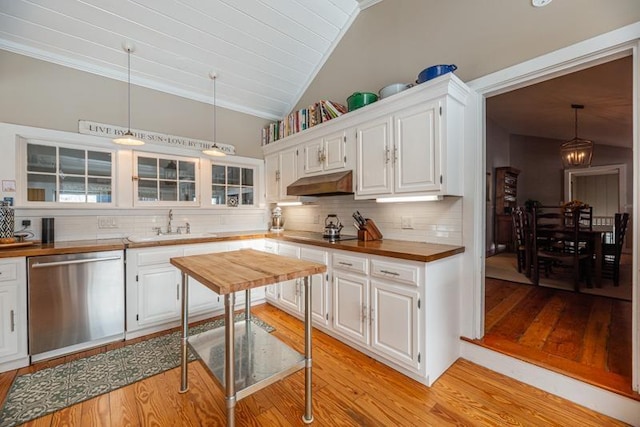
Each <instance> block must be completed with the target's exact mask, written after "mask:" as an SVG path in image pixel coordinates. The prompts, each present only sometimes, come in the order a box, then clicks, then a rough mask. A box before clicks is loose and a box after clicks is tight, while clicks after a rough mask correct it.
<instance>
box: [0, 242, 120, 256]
mask: <svg viewBox="0 0 640 427" xmlns="http://www.w3.org/2000/svg"><path fill="white" fill-rule="evenodd" d="M125 248H126V244H125V241H123V240H122V239H99V240H76V241H69V242H54V243H47V244H41V243H40V242H24V245H22V246H20V244H13V245H0V258H11V257H23V256H40V255H63V254H77V253H82V252H99V251H114V250H122V249H125Z"/></svg>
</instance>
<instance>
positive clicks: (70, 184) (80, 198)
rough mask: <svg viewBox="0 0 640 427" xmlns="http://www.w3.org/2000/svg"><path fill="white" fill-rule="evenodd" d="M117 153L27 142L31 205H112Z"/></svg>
mask: <svg viewBox="0 0 640 427" xmlns="http://www.w3.org/2000/svg"><path fill="white" fill-rule="evenodd" d="M113 176H114V163H113V151H107V150H105V151H98V150H85V149H82V148H69V147H64V146H57V145H46V144H35V143H31V142H29V143H27V202H59V203H76V204H81V203H84V204H97V203H111V202H112V200H113V187H114V185H113V183H114V180H113Z"/></svg>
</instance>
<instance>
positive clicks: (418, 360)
mask: <svg viewBox="0 0 640 427" xmlns="http://www.w3.org/2000/svg"><path fill="white" fill-rule="evenodd" d="M420 356H421V354H420V353H418V363H420V358H421V357H420Z"/></svg>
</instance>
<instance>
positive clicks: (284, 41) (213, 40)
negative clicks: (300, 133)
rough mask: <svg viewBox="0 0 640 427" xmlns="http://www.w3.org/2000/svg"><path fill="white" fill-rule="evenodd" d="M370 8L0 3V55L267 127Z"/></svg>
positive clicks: (352, 0)
mask: <svg viewBox="0 0 640 427" xmlns="http://www.w3.org/2000/svg"><path fill="white" fill-rule="evenodd" d="M377 1H380V0H377ZM377 1H376V0H373V1H372V0H326V1H325V0H323V1H317V0H256V1H246V0H207V1H201V0H123V1H112V0H65V1H55V2H51V1H45V0H10V1H2V2H1V3H0V49H5V50H9V51H13V52H17V53H21V54H25V55H28V56H31V57H35V58H39V59H43V60H46V61H49V62H54V63H58V64H61V65H65V66H69V67H72V68H76V69H79V70H83V71H88V72H91V73H96V74H100V75H104V76H106V77H110V78H114V79H119V80H123V81H126V80H127V54H126V52H125V50H124V49H123V44H124V43H133V46H134V49H135V50H134V52H133V53H132V55H131V81H132V83H133V84H137V85H141V86H145V87H149V88H152V89H157V90H160V91H164V92H168V93H172V94H175V95H179V96H183V97H186V98H190V99H195V100H199V101H203V102H209V103H211V102H212V99H213V90H214V89H213V83H212V80H211V78H210V74H211V72H213V73H215V74H216V75H217V77H216V87H215V90H216V103H217V105H219V106H222V107H226V108H229V109H232V110H236V111H241V112H245V113H248V114H252V115H256V116H259V117H264V118H269V119H276V118H280V117H282V116H283V115H285V114H286V113H288V112H289V111H290V110H291V108H292V107H293V105H295V103H296V101H297V100H298V99H299V97H300V95H301V94H302V93H303V92H304V91H305V89H306V88H307V86H308V85H309V83H310V82H311V81H312V80H313V78H314V77H315V75H316V73H317V71H318V70H319V69H320V68H321V67H322V65H323V63H324V61H325V60H326V58H327V57H328V55H330V54H331V52H332V50H333V48H334V47H335V45H336V44H337V43H338V41H339V40H340V38H341V37H342V35H343V34H344V32H345V31H346V30H347V29H348V28H349V26H350V25H351V23H352V22H353V20H354V19H355V17H356V16H357V14H358V12H359V11H360V9H361V8H364V7H368V6H369V5H371V4H375V3H376V2H377Z"/></svg>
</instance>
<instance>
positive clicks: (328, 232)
mask: <svg viewBox="0 0 640 427" xmlns="http://www.w3.org/2000/svg"><path fill="white" fill-rule="evenodd" d="M342 228H343V225H342V224H341V223H340V219H339V218H338V215H336V214H329V215H327V218H325V220H324V233H323V234H322V237H324V238H327V239H339V238H340V230H342Z"/></svg>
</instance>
